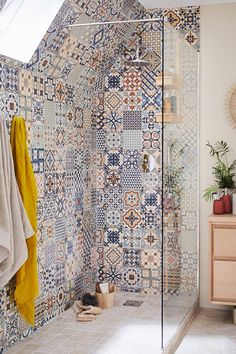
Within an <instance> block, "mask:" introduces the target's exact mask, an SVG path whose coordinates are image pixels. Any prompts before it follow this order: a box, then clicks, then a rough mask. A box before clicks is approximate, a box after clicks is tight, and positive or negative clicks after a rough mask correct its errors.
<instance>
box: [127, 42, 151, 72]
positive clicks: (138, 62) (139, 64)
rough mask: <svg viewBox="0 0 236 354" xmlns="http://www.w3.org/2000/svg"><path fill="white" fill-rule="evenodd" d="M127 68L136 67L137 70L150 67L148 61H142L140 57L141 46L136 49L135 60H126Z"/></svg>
mask: <svg viewBox="0 0 236 354" xmlns="http://www.w3.org/2000/svg"><path fill="white" fill-rule="evenodd" d="M125 65H126V66H130V67H136V68H143V67H146V66H148V65H149V62H148V61H147V60H144V59H141V58H140V56H139V45H138V46H137V48H136V55H135V58H134V59H131V60H126V62H125Z"/></svg>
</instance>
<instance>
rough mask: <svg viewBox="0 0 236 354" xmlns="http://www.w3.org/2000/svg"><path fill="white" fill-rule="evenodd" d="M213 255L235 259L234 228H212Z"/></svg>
mask: <svg viewBox="0 0 236 354" xmlns="http://www.w3.org/2000/svg"><path fill="white" fill-rule="evenodd" d="M213 237H214V239H213V256H214V257H234V258H235V259H236V229H233V228H232V229H220V228H215V229H214V236H213Z"/></svg>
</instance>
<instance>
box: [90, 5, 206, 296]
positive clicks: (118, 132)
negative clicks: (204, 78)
mask: <svg viewBox="0 0 236 354" xmlns="http://www.w3.org/2000/svg"><path fill="white" fill-rule="evenodd" d="M163 15H164V16H165V18H166V20H167V22H168V23H169V25H167V28H166V30H165V36H166V39H165V47H166V48H165V59H164V60H165V66H166V70H167V71H168V69H170V68H171V66H173V64H174V65H175V62H176V52H175V50H176V42H175V41H174V42H173V40H175V37H178V38H179V36H180V37H181V41H180V42H181V43H182V44H181V45H182V48H181V59H180V61H181V64H180V69H179V70H180V72H179V75H180V77H181V80H182V89H181V97H180V104H181V107H182V108H181V115H182V116H183V123H182V124H169V125H166V126H165V139H166V138H167V139H173V140H176V139H177V140H178V145H179V146H180V147H179V149H183V148H185V155H184V156H181V161H178V162H177V163H175V162H174V161H172V162H173V164H177V167H178V164H180V165H181V168H182V164H183V168H184V175H183V178H182V180H181V183H182V186H183V189H184V191H183V193H182V194H183V195H182V197H181V200H180V201H179V205H178V206H175V207H174V210H167V211H166V212H165V225H164V226H165V229H164V232H165V244H164V246H165V253H164V265H165V270H164V274H165V283H164V284H165V292H166V293H168V294H180V292H181V293H193V292H195V291H196V287H197V231H196V230H197V173H198V172H197V163H196V162H197V158H198V157H197V156H198V155H197V146H198V142H197V132H198V125H197V117H198V107H197V95H198V94H197V87H198V85H197V77H198V64H197V51H198V50H199V30H200V28H199V22H200V13H199V8H196V7H190V8H183V9H173V10H168V9H165V10H151V11H148V12H146V13H145V17H146V18H153V17H155V18H160V21H161V19H162V17H163ZM161 29H162V28H161V22H160V23H158V22H153V23H147V24H144V25H143V26H142V28H141V31H142V34H141V41H142V46H143V51H142V58H143V59H145V60H148V61H149V63H150V64H149V66H148V67H147V68H141V69H137V68H133V67H129V66H127V65H126V60H129V59H131V58H133V57H134V56H135V49H136V46H137V40H138V39H137V36H135V35H133V36H132V38H131V39H130V41H129V45H128V47H127V49H126V50H124V52H123V56H119V57H118V58H117V60H116V62H115V63H114V65H113V66H112V67H111V69H110V71H109V73H108V74H107V75H106V77H105V93H104V111H103V112H102V111H101V113H100V115H99V118H98V120H97V152H98V163H97V207H98V209H97V228H96V229H97V262H98V278H99V279H100V281H103V280H109V281H111V282H115V283H116V284H117V286H119V287H120V288H121V289H123V290H126V291H132V292H144V293H158V292H159V291H160V280H161V192H162V170H161V134H162V129H161V124H160V123H158V122H157V115H158V113H159V114H160V112H161V109H162V103H161V102H162V90H161V88H160V87H157V85H156V77H157V76H158V75H159V74H160V73H161V71H162V61H161V56H162V52H161V40H162V34H161ZM179 55H180V53H179ZM189 90H191V95H189ZM101 94H102V93H101ZM190 96H191V97H190ZM190 141H191V142H192V143H191V156H192V159H190V155H188V154H187V152H186V151H187V146H188V147H190ZM165 145H166V144H165ZM144 152H145V153H146V152H147V153H149V154H150V155H152V156H153V157H154V159H155V162H156V168H155V170H154V171H152V172H150V173H143V171H142V167H141V165H142V159H143V155H144ZM166 157H167V156H165V159H166ZM164 163H166V161H164ZM177 167H176V168H177ZM164 173H165V172H164ZM173 213H174V214H176V215H174V219H176V218H177V222H175V223H176V225H175V227H174V228H173ZM166 220H167V222H166Z"/></svg>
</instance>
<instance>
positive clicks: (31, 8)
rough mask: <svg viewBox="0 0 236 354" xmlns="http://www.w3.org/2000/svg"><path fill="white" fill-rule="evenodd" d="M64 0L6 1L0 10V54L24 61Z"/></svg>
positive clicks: (35, 47)
mask: <svg viewBox="0 0 236 354" xmlns="http://www.w3.org/2000/svg"><path fill="white" fill-rule="evenodd" d="M63 2H64V0H7V2H6V4H5V5H4V7H3V9H2V11H1V12H0V54H2V55H6V56H8V57H10V58H14V59H17V60H20V61H22V62H25V63H28V62H29V61H30V59H31V57H32V55H33V54H34V52H35V50H36V49H37V47H38V45H39V43H40V41H41V40H42V38H43V36H44V35H45V33H46V32H47V30H48V28H49V26H50V25H51V23H52V21H53V19H54V17H55V16H56V14H57V12H58V11H59V9H60V7H61V5H62V4H63Z"/></svg>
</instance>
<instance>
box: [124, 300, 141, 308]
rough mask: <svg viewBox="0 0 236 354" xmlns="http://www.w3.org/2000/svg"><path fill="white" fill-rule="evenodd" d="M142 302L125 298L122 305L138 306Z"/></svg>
mask: <svg viewBox="0 0 236 354" xmlns="http://www.w3.org/2000/svg"><path fill="white" fill-rule="evenodd" d="M142 304H143V301H137V300H126V301H125V302H124V303H123V306H132V307H140V306H141V305H142Z"/></svg>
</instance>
